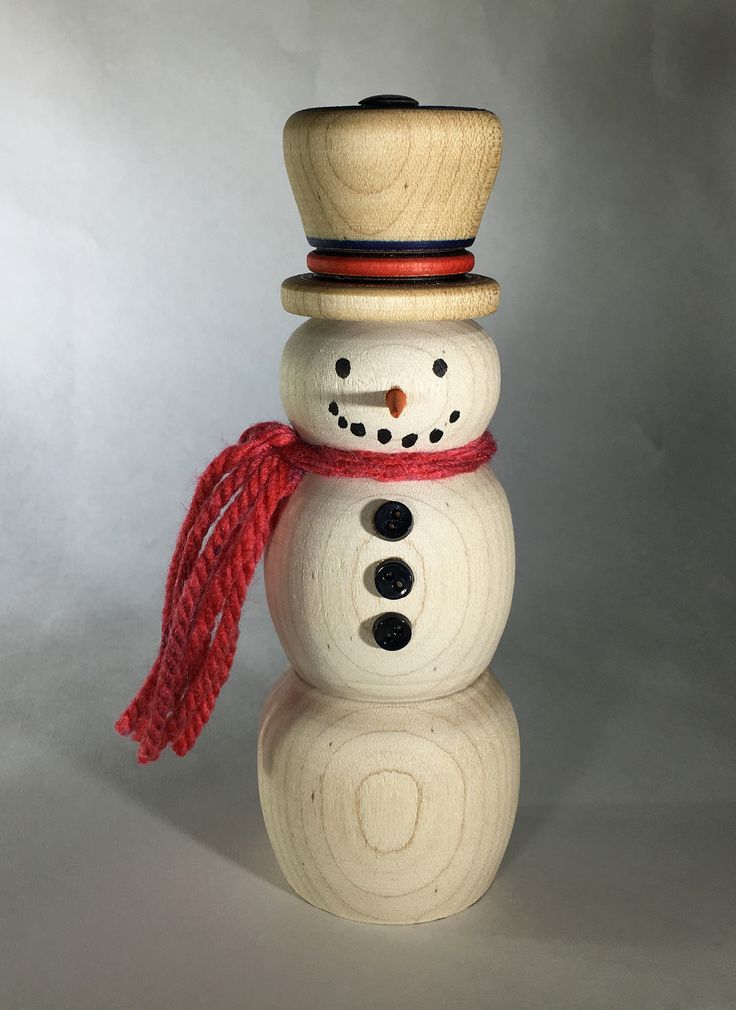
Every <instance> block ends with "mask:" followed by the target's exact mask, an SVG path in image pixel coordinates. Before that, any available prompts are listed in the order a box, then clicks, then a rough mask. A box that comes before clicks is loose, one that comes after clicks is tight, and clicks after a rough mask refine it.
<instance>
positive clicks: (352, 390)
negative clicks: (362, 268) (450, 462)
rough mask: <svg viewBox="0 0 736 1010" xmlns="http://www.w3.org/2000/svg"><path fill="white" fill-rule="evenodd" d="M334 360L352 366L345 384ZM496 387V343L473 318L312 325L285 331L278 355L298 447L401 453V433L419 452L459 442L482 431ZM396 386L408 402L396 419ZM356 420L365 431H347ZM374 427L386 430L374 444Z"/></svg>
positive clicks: (314, 321)
mask: <svg viewBox="0 0 736 1010" xmlns="http://www.w3.org/2000/svg"><path fill="white" fill-rule="evenodd" d="M339 359H344V360H346V361H348V362H349V363H350V374H349V375H348V376H347V377H346V378H341V377H340V376H339V375H337V373H336V362H337V361H338V360H339ZM438 359H441V360H443V361H444V362H445V364H446V365H447V369H446V371H445V374H444V375H442V376H441V377H439V376H437V375H436V374H435V372H434V370H433V368H434V362H435V361H437V360H438ZM500 386H501V370H500V365H499V360H498V352H497V350H496V347H495V344H494V343H493V340H492V339H491V337H490V336H489V335H488V333H486V331H485V330H484V329H483V328H482V327H481V326H479V325H478V323H475V322H473V321H472V320H465V321H463V322H431V323H429V322H427V323H416V322H415V323H379V322H364V323H358V322H342V321H339V322H338V321H334V320H317V319H310V320H309V321H308V322H306V323H303V324H302V325H301V326H299V327H298V328H297V329H296V330H295V332H294V333H293V334H292V335H291V337H290V338H289V340H288V342H287V344H286V347H285V348H284V352H283V355H282V359H281V399H282V400H283V402H284V407H285V409H286V413H287V415H288V417H289V420H290V421H291V423H292V424H293V425H294V427H295V428H296V429H297V431H298V432H299V434H300V435H301V437H302V438H304V439H306V441H308V442H313V443H315V444H317V445H331V446H335V447H336V448H338V449H370V450H371V451H373V452H396V451H402V445H401V439H402V437H403V436H406V435H409V434H416V435H417V441H416V442H415V443H414V445H413V446H412V448H414V449H417V450H420V449H421V450H423V451H425V452H426V451H428V452H434V451H436V452H439V451H441V450H442V449H452V448H455V447H456V446H461V445H465V444H466V443H468V442H471V441H472V440H473V439H474V438H477V437H478V435H480V434H481V433H482V432H483V431H485V429H486V428H487V426H488V423H489V421H490V420H491V417H492V416H493V412H494V411H495V409H496V405H497V403H498V397H499V392H500ZM395 387H399V388H400V389H402V390H403V392H404V393H406V396H407V400H406V407H405V409H404V410H403V412H402V414H401V417H400V418H399V420H398V421H396V420H394V419H392V418H391V416H390V412H389V409H388V407H387V404H386V393H387V391H388V390H390V389H392V388H395ZM331 404H334V405H335V407H334V408H333V409H336V410H337V413H336V414H333V413H331V411H330V405H331ZM455 412H457V414H458V416H457V417H456V416H455ZM341 417H342V418H343V419H344V423H345V424H346V426H345V427H340V418H341ZM451 417H453V418H454V420H452V421H451V420H450V418H451ZM355 423H357V424H361V425H363V427H364V428H365V434H364V435H363V436H356V435H355V434H354V433H353V429H352V428H351V424H355ZM358 430H360V429H358ZM379 430H389V431H390V432H391V435H392V437H391V441H390V442H386V443H383V442H380V441H379V440H378V431H379ZM434 430H438V431H442V438H441V439H440V440H439V441H437V442H432V441H430V437H429V436H430V434H431V433H432V431H434Z"/></svg>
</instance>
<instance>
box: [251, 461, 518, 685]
mask: <svg viewBox="0 0 736 1010" xmlns="http://www.w3.org/2000/svg"><path fill="white" fill-rule="evenodd" d="M389 499H391V500H396V501H400V502H403V503H404V504H405V505H407V506H408V507H409V508H410V509H411V512H412V514H413V517H414V525H413V528H412V530H411V532H410V534H409V535H408V536H407V537H406V538H404V539H403V540H400V541H396V542H389V541H386V540H383V539H381V538H380V537H379V536H377V535H376V532H375V530H374V528H373V524H372V517H373V514H374V512H375V510H376V509H377V508H378V507H379V506H380V505H381V504H383V503H384V502H385V501H387V500H389ZM391 558H398V559H399V560H401V561H403V562H404V563H405V564H408V565H409V567H410V568H411V570H412V572H413V574H414V585H413V588H412V590H411V592H410V593H409V594H408V595H407V596H405V597H404V598H403V599H400V600H388V599H384V598H383V597H382V596H380V595H379V593H378V591H377V589H376V587H375V584H374V573H375V570H376V566H377V565H378V564H379V563H380V562H382V561H386V560H388V559H391ZM265 578H266V592H267V596H268V603H269V607H270V610H271V617H272V619H273V623H274V625H275V627H276V631H277V632H278V635H279V638H280V640H281V643H282V645H283V648H284V651H285V652H286V655H287V656H288V658H289V661H290V662H291V663H292V665H293V666H294V668H295V669H296V670H297V671H298V673H299V674H300V675H301V676H302V678H303V679H304V680H306V681H308V682H309V683H310V684H314V685H315V686H317V687H319V688H321V689H322V690H324V691H328V692H330V693H332V694H337V695H343V696H345V697H349V698H375V699H383V700H388V699H391V700H419V699H424V698H432V697H436V696H438V695H444V694H449V693H450V692H451V691H457V690H460V689H461V688H464V687H465V686H466V685H468V684H469V683H471V682H472V681H473V680H475V679H476V678H477V677H478V676H479V674H480V673H481V672H482V671H483V670H484V669H485V668H486V667H487V665H488V664H489V662H490V660H491V657H492V656H493V654H494V652H495V650H496V646H497V645H498V641H499V639H500V637H501V634H502V632H503V629H504V626H505V624H506V619H507V617H508V613H509V608H510V606H511V596H512V591H513V582H514V541H513V530H512V525H511V514H510V511H509V507H508V503H507V501H506V496H505V494H504V492H503V489H502V487H501V485H500V484H499V482H498V480H497V479H496V477H495V476H494V474H493V472H492V471H491V470H490V469H489V468H487V467H484V468H482V469H481V470H479V471H477V472H476V473H472V474H464V475H462V476H459V477H452V478H448V479H446V480H442V481H408V482H399V483H396V484H393V483H392V484H390V485H386V484H379V483H377V482H375V481H370V480H355V479H352V480H341V479H336V478H323V477H316V476H311V475H307V476H306V477H305V478H304V479H303V481H302V483H301V485H300V487H299V488H298V489H297V491H296V492H295V493H294V495H293V496H292V498H291V499H290V500H289V502H288V503H287V504H286V506H285V508H284V511H283V513H282V515H281V517H280V519H279V522H278V524H277V527H276V530H275V533H274V536H273V538H272V541H271V544H270V545H269V548H268V551H267V554H266V560H265ZM386 612H397V613H400V614H402V615H404V616H405V617H406V618H407V619H408V620H409V621H410V622H411V626H412V637H411V641H410V642H409V644H408V645H406V647H405V648H403V649H401V650H400V651H397V652H388V651H386V650H384V649H381V648H380V647H379V646H378V645H377V644H376V642H375V640H374V638H373V634H372V625H373V621H374V620H375V618H376V617H378V615H379V614H383V613H386Z"/></svg>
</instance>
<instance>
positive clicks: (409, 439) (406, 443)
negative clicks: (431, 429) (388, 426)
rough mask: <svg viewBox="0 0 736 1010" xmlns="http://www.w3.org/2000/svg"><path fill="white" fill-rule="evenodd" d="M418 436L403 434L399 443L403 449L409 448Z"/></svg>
mask: <svg viewBox="0 0 736 1010" xmlns="http://www.w3.org/2000/svg"><path fill="white" fill-rule="evenodd" d="M418 438H419V436H418V435H414V434H411V435H404V437H403V438H402V439H401V444H402V445H403V447H404V448H405V449H411V447H412V446H413V445H414V443H415V442H416V440H417V439H418Z"/></svg>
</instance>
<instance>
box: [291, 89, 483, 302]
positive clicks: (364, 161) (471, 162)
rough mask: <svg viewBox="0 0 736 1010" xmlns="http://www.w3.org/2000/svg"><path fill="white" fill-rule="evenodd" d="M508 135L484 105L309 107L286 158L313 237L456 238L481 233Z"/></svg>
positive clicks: (298, 119) (294, 119) (296, 119)
mask: <svg viewBox="0 0 736 1010" xmlns="http://www.w3.org/2000/svg"><path fill="white" fill-rule="evenodd" d="M502 142H503V131H502V128H501V123H500V122H499V120H498V119H497V117H496V116H494V114H493V113H492V112H487V111H485V110H483V109H436V108H428V107H424V108H422V107H419V108H390V109H385V108H384V109H365V108H364V109H358V108H332V109H329V108H328V109H305V110H303V111H301V112H297V113H295V114H294V115H293V116H291V117H290V119H289V120H288V121H287V123H286V125H285V127H284V159H285V161H286V169H287V172H288V174H289V181H290V182H291V186H292V189H293V191H294V196H295V198H296V202H297V204H298V206H299V213H300V214H301V218H302V223H303V225H304V231H305V232H306V234H307V235H308V236H310V237H315V238H320V239H336V240H338V241H341V242H345V241H349V240H355V241H369V240H370V241H403V242H408V241H412V240H418V241H422V242H427V241H432V240H437V241H451V240H462V239H472V238H474V237H475V234H476V232H477V230H478V225H479V224H480V219H481V217H482V215H483V211H484V209H485V206H486V202H487V200H488V196H489V194H490V192H491V188H492V186H493V182H494V180H495V178H496V173H497V171H498V166H499V163H500V159H501V147H502ZM289 311H292V310H289ZM310 314H311V313H310ZM468 315H472V313H469V314H468Z"/></svg>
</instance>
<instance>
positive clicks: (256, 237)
mask: <svg viewBox="0 0 736 1010" xmlns="http://www.w3.org/2000/svg"><path fill="white" fill-rule="evenodd" d="M735 44H736V13H735V12H734V8H733V5H732V4H730V3H728V2H722V3H718V2H698V3H695V2H693V3H687V2H683V0H675V2H672V3H652V2H646V0H629V2H627V0H619V2H611V0H609V2H597V3H593V2H590V3H582V2H578V3H552V2H541V0H538V2H533V0H525V2H514V3H502V2H500V0H499V2H487V3H481V2H473V0H453V2H451V3H450V2H440V0H432V2H427V0H424V2H420V0H414V2H403V3H397V2H388V0H378V2H374V3H359V2H358V0H348V2H343V3H337V2H336V0H333V2H330V0H313V2H311V3H310V2H296V0H294V2H286V0H271V2H269V3H268V4H258V5H252V4H249V3H247V0H188V2H180V3H173V2H171V3H167V2H164V0H158V2H155V0H154V2H150V0H149V2H147V0H126V2H103V0H88V2H83V0H63V2H62V0H57V2H50V0H32V2H26V0H15V2H12V0H10V2H9V0H3V2H0V287H1V290H0V316H1V319H2V356H1V358H0V370H1V374H2V398H1V401H0V422H1V423H2V474H3V479H2V484H1V486H0V520H1V523H2V532H1V535H2V552H1V553H2V581H1V584H0V594H1V596H2V622H3V625H2V630H3V637H2V649H1V652H2V714H1V715H0V720H1V722H0V727H1V729H2V733H1V735H0V777H1V780H2V784H1V793H0V834H1V835H2V849H1V854H2V855H1V859H2V863H1V868H2V872H1V877H0V886H1V887H2V895H1V900H0V909H1V913H0V914H1V916H2V929H3V937H2V944H1V945H0V953H1V957H2V961H3V962H4V963H3V964H2V965H0V1007H1V1008H2V1010H47V1008H48V1010H118V1008H119V1010H132V1008H142V1010H148V1008H154V1007H155V1008H160V1007H164V1008H170V1007H177V1008H181V1010H195V1008H199V1007H202V1008H204V1007H207V1008H217V1010H231V1008H232V1010H235V1008H244V1007H247V1008H249V1010H250V1008H252V1010H266V1008H284V1007H296V1008H313V1007H314V1008H326V1007H334V1008H340V1010H343V1008H348V1007H349V1008H366V1010H368V1008H370V1010H383V1008H391V1010H398V1008H412V1010H414V1008H421V1010H432V1008H437V1010H447V1008H456V1007H457V1008H486V1007H498V1008H503V1010H513V1008H517V1007H518V1008H520V1010H521V1008H523V1010H530V1008H537V1007H539V1008H545V1010H549V1008H572V1007H574V1008H591V1007H611V1008H618V1007H626V1008H631V1007H634V1008H664V1007H667V1008H677V1010H683V1008H693V1010H695V1008H697V1010H714V1008H725V1007H734V1006H736V995H735V994H734V983H735V979H734V971H733V968H734V956H735V945H734V940H735V931H734V919H733V912H734V904H733V902H734V893H733V883H734V871H735V869H736V866H735V865H734V864H735V862H736V861H735V860H734V847H735V846H734V841H735V835H734V827H735V826H736V818H735V817H734V809H735V808H734V802H735V799H736V789H735V782H734V779H735V775H734V768H735V762H734V715H735V714H736V713H735V711H734V709H735V705H734V686H733V685H734V674H735V672H736V671H735V669H734V657H735V653H736V649H735V648H734V645H735V643H734V604H735V602H736V601H735V599H734V596H735V593H734V583H735V574H736V573H735V571H734V569H735V565H734V550H733V548H734V535H733V529H734V515H735V510H734V505H735V502H734V474H733V470H734V441H735V439H734V434H735V433H734V427H735V421H736V409H735V408H734V398H733V388H734V379H735V378H736V376H735V374H734V373H735V371H736V370H735V368H734V356H735V351H734V346H735V343H734V340H733V319H734V314H735V313H734V308H735V306H734V294H733V290H734V252H733V245H734V241H733V240H734V229H733V210H734V186H733V180H734V156H735V155H736V150H735V147H736V143H735V137H734V130H733V126H734V89H733V83H734V75H735V67H736V62H735V58H734V46H735ZM377 91H393V92H399V93H406V94H411V95H414V96H415V97H418V98H419V99H420V100H421V101H423V102H426V103H432V102H434V103H454V104H471V105H472V104H479V105H486V106H487V107H490V108H492V109H494V110H495V111H496V112H497V113H498V114H499V115H500V116H501V118H502V119H503V121H504V123H505V126H506V136H507V142H506V150H505V155H504V161H503V164H502V168H501V173H500V176H499V179H498V183H497V186H496V189H495V191H494V194H493V196H492V198H491V202H490V206H489V210H488V212H487V215H486V219H485V222H484V224H483V226H482V229H481V233H480V236H479V239H478V242H477V244H476V255H477V260H478V267H479V269H480V270H481V271H485V272H488V273H490V274H492V275H493V276H496V277H497V278H498V279H499V280H500V281H501V282H502V286H503V296H502V304H501V309H500V311H499V312H498V314H497V316H496V317H494V318H493V319H492V320H487V321H486V324H487V325H488V327H489V329H490V332H491V333H492V334H493V336H494V338H495V340H496V342H497V344H498V347H499V350H500V352H501V359H502V366H503V377H504V384H503V391H502V400H501V406H500V408H499V411H498V414H497V416H496V418H495V421H494V431H495V433H496V435H497V437H498V439H499V442H500V444H501V451H500V454H499V457H498V464H497V472H498V473H499V475H500V477H501V479H502V481H503V483H504V485H505V487H506V489H507V492H508V495H509V498H510V501H511V505H512V509H513V513H514V518H515V525H516V531H517V538H518V560H519V567H518V582H517V590H516V596H515V602H514V607H513V611H512V616H511V619H510V622H509V626H508V629H507V632H506V634H505V637H504V639H503V641H502V644H501V647H500V648H499V651H498V654H497V657H496V660H495V662H494V668H495V670H496V672H497V673H498V675H499V677H500V678H501V680H502V682H503V683H504V685H505V686H506V688H507V690H508V692H509V694H510V695H511V697H512V699H513V702H514V705H515V707H516V711H517V713H518V717H519V722H520V725H521V731H522V737H523V747H524V750H523V755H524V756H523V784H522V795H521V809H520V813H519V818H518V821H517V825H516V828H515V831H514V834H513V837H512V840H511V844H510V848H509V851H508V854H507V857H506V859H505V862H504V864H503V867H502V870H501V873H500V876H499V877H498V879H497V881H496V882H495V884H494V885H493V887H492V889H491V891H490V892H489V894H488V895H487V896H486V897H485V898H484V899H483V900H482V901H481V902H479V903H478V904H477V905H475V906H474V907H473V908H471V909H470V910H468V911H467V912H466V913H464V914H463V915H461V916H459V917H456V918H454V919H450V920H447V921H444V922H439V923H435V924H431V925H424V926H417V927H404V928H384V927H370V926H361V925H355V924H352V923H348V922H345V921H341V920H338V919H335V918H332V917H330V916H328V915H326V914H324V913H321V912H318V911H316V910H314V909H312V908H311V907H309V906H308V905H306V904H305V903H303V902H302V901H300V900H299V899H297V898H296V897H294V896H293V895H292V894H291V893H290V892H289V891H288V889H287V887H286V885H285V884H284V882H283V880H282V878H281V876H280V873H279V870H278V868H277V867H276V865H275V862H274V859H273V857H272V855H271V852H270V849H269V846H268V842H267V839H266V835H265V831H264V828H263V825H262V822H261V817H260V812H259V808H258V799H257V788H256V770H255V739H256V731H257V721H258V713H259V709H260V706H261V703H262V701H263V698H264V697H265V694H266V692H267V690H268V688H269V686H270V685H271V684H272V683H273V681H274V680H275V678H276V677H277V675H278V674H279V673H280V672H281V670H282V668H283V667H284V665H285V662H284V657H283V655H282V653H281V650H280V648H279V645H278V642H277V640H276V637H275V633H274V632H273V630H272V629H271V626H270V623H269V620H268V615H267V611H266V607H265V603H264V599H263V592H262V582H261V579H260V576H259V579H258V580H257V582H256V585H255V587H254V589H253V591H252V594H251V598H250V600H249V605H248V607H247V612H246V616H245V618H244V621H243V628H242V636H241V645H240V650H239V653H238V657H237V661H236V665H235V669H234V673H233V677H232V680H231V681H230V683H229V685H228V687H227V688H226V690H225V692H224V694H223V696H222V698H221V700H220V704H219V706H218V708H217V711H216V714H215V717H214V718H213V721H212V722H211V724H210V726H209V728H208V731H207V732H206V733H205V734H204V737H203V738H202V740H201V741H200V743H199V745H198V746H197V748H196V749H195V751H194V752H193V753H192V754H191V755H190V756H189V757H188V758H187V760H186V761H183V762H182V761H179V760H177V759H175V758H172V757H171V756H167V758H166V759H164V760H162V761H160V762H159V763H158V764H157V765H155V766H151V767H148V768H139V767H137V766H136V764H135V760H134V750H133V748H132V746H131V745H130V744H128V743H127V742H125V741H122V740H120V739H119V738H117V737H116V736H115V735H114V734H113V731H112V723H113V721H114V718H115V717H116V716H117V714H118V712H119V710H120V709H121V708H122V707H123V706H124V704H125V703H126V702H127V700H128V699H129V697H130V696H131V694H132V693H133V691H134V690H135V689H136V688H137V686H138V683H139V681H140V679H141V678H142V676H143V674H144V673H145V671H146V670H147V668H148V665H149V663H150V661H151V659H152V658H153V654H154V652H155V649H156V643H157V635H158V616H159V607H160V598H161V588H162V581H163V577H164V573H165V568H166V565H167V563H168V559H169V555H170V551H171V547H172V544H173V539H174V536H175V533H176V529H177V527H178V524H179V521H180V519H181V517H182V510H183V507H184V505H185V501H186V499H187V497H188V495H189V493H190V492H191V488H192V481H193V479H194V476H195V474H196V473H197V472H198V471H199V470H200V469H201V468H202V466H203V465H204V464H205V462H206V461H207V460H208V459H209V458H210V457H211V456H212V455H213V454H214V453H215V452H216V451H217V450H218V449H219V448H220V447H221V446H223V445H224V444H225V443H226V442H228V441H232V440H234V439H235V438H236V437H237V435H238V434H239V433H240V431H241V430H242V429H243V428H244V427H246V426H247V425H248V424H250V423H252V422H254V421H256V420H261V419H265V418H271V417H279V416H282V415H281V408H280V404H279V401H278V363H279V355H280V351H281V347H282V345H283V343H284V341H285V339H286V337H287V336H288V334H289V332H290V330H291V329H292V328H293V327H294V326H295V325H296V324H297V323H298V320H296V319H293V318H291V317H288V316H286V315H285V314H284V313H283V312H282V310H281V308H280V304H279V283H280V281H281V279H282V278H283V277H284V276H286V275H288V274H290V273H295V272H299V271H301V270H302V269H303V268H304V267H303V264H304V256H305V254H306V252H307V245H306V242H305V240H304V236H303V233H302V231H301V227H300V222H299V218H298V215H297V211H296V208H295V205H294V203H293V200H292V197H291V193H290V190H289V187H288V183H287V179H286V175H285V172H284V169H283V166H282V160H281V150H280V135H281V128H282V125H283V122H284V121H285V119H286V118H287V116H288V115H289V114H290V113H291V112H292V111H293V110H295V109H297V108H301V107H304V106H306V105H318V104H332V103H335V102H337V103H350V102H353V101H356V100H358V99H360V98H362V97H364V96H365V95H367V94H371V93H375V92H377Z"/></svg>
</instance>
